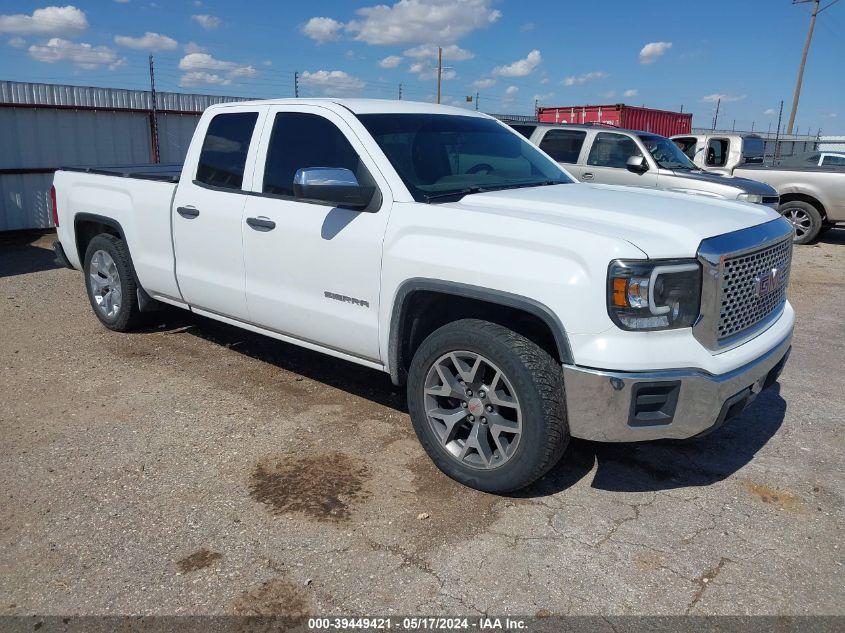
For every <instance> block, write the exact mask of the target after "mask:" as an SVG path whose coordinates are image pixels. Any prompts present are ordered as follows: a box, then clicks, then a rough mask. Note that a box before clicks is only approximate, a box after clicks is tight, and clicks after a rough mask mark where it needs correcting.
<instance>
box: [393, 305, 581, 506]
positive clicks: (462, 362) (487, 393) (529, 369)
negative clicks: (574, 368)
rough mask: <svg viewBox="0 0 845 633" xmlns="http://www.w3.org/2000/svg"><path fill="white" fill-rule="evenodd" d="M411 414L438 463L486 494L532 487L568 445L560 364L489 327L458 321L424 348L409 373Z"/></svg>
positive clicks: (527, 343) (525, 342) (533, 345)
mask: <svg viewBox="0 0 845 633" xmlns="http://www.w3.org/2000/svg"><path fill="white" fill-rule="evenodd" d="M479 358H480V359H481V360H480V361H478V362H477V364H476V360H477V359H479ZM496 372H499V373H498V374H497V373H496ZM450 376H451V378H450ZM461 380H463V383H461V382H459V381H461ZM466 389H469V391H466ZM479 407H480V408H479ZM408 410H409V411H410V414H411V422H412V423H413V425H414V430H415V431H416V433H417V437H418V438H419V440H420V443H422V445H423V448H424V449H425V451H426V452H427V453H428V455H429V457H431V459H432V461H433V462H434V464H435V465H436V466H437V467H438V468H439V469H440V470H441V471H443V473H445V474H446V475H447V476H449V477H451V478H452V479H454V480H456V481H458V482H460V483H462V484H464V485H466V486H469V487H471V488H475V489H477V490H483V491H485V492H492V493H507V492H513V491H515V490H519V489H520V488H524V487H525V486H528V485H529V484H531V483H533V482H534V481H536V480H537V479H539V478H540V477H542V476H543V475H545V474H546V473H547V472H548V471H549V470H550V469H551V468H552V467H553V466H554V465H555V464H556V463H557V462H558V461H559V460H560V458H561V456H562V455H563V453H564V451H565V450H566V447H567V445H568V443H569V426H568V424H567V419H566V404H565V395H564V385H563V370H562V368H561V366H560V365H559V364H558V363H557V362H556V361H555V360H554V358H552V357H551V356H550V355H549V354H548V353H547V352H546V351H544V350H543V349H542V348H540V347H539V346H538V345H537V344H536V343H533V342H532V341H530V340H528V339H527V338H525V337H524V336H521V335H520V334H517V333H516V332H513V331H511V330H509V329H507V328H505V327H502V326H500V325H496V324H494V323H490V322H488V321H481V320H478V319H462V320H460V321H455V322H452V323H449V324H448V325H444V326H443V327H441V328H440V329H438V330H436V331H434V332H433V333H432V334H431V335H429V336H428V338H426V339H425V340H424V341H423V342H422V344H421V345H420V346H419V348H418V349H417V351H416V353H415V354H414V357H413V360H412V361H411V367H410V370H409V372H408ZM462 412H463V417H462V415H461V414H462ZM432 413H433V414H434V415H431V414H432ZM447 414H448V415H447ZM450 425H451V426H450Z"/></svg>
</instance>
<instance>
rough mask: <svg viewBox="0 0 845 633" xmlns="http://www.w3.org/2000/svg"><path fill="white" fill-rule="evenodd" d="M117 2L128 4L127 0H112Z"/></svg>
mask: <svg viewBox="0 0 845 633" xmlns="http://www.w3.org/2000/svg"><path fill="white" fill-rule="evenodd" d="M114 1H115V2H116V3H117V4H129V0H114Z"/></svg>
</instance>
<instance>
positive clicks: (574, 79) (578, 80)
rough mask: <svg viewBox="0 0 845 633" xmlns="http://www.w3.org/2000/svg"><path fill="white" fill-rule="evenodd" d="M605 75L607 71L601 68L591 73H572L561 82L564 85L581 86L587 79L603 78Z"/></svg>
mask: <svg viewBox="0 0 845 633" xmlns="http://www.w3.org/2000/svg"><path fill="white" fill-rule="evenodd" d="M605 77H607V73H606V72H604V71H602V70H596V71H593V72H591V73H584V74H583V75H578V76H575V75H572V76H570V77H565V78H564V80H563V81H562V82H561V83H562V84H563V85H564V86H582V85H584V84H585V83H587V82H588V81H594V80H596V79H604V78H605Z"/></svg>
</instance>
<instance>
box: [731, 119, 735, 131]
mask: <svg viewBox="0 0 845 633" xmlns="http://www.w3.org/2000/svg"><path fill="white" fill-rule="evenodd" d="M731 132H736V119H734V122H733V125H731Z"/></svg>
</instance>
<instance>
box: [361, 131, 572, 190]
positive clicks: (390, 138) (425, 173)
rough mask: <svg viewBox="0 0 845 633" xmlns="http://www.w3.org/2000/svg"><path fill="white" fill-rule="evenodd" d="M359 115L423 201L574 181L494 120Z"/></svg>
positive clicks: (408, 185) (399, 172) (395, 167)
mask: <svg viewBox="0 0 845 633" xmlns="http://www.w3.org/2000/svg"><path fill="white" fill-rule="evenodd" d="M358 118H359V119H360V120H361V122H362V123H363V124H364V127H366V128H367V130H368V131H369V133H370V134H371V135H372V136H373V138H374V139H375V140H376V143H378V145H379V147H380V148H381V149H382V151H383V152H384V153H385V155H386V156H387V158H388V160H389V161H390V163H391V164H392V165H393V168H394V169H395V170H396V171H397V173H398V174H399V177H400V178H402V181H403V182H404V183H405V185H406V186H407V187H408V190H409V191H410V192H411V195H412V196H413V197H414V200H416V201H417V202H432V201H435V200H436V201H437V202H445V201H448V200H449V199H452V200H454V199H457V198H460V197H462V196H464V195H467V194H470V193H481V192H483V191H493V190H498V189H512V188H517V187H532V186H540V185H549V184H566V183H571V182H572V179H571V178H569V176H567V175H566V173H565V172H564V171H563V170H562V169H561V168H560V167H558V166H557V164H556V163H554V162H553V161H551V160H549V159H548V158H547V157H546V156H544V155H543V154H542V153H541V152H540V151H539V150H538V149H537V148H536V147H534V146H533V145H531V143H529V142H528V141H526V140H525V139H524V138H522V137H521V136H519V135H518V134H515V133H514V132H512V131H510V130H509V129H508V128H506V127H505V126H503V125H501V124H500V123H498V122H497V121H494V120H492V119H487V118H481V117H475V116H454V115H446V114H362V115H359V117H358Z"/></svg>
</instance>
